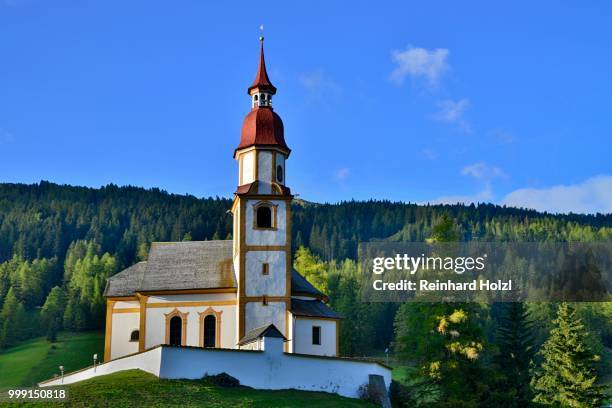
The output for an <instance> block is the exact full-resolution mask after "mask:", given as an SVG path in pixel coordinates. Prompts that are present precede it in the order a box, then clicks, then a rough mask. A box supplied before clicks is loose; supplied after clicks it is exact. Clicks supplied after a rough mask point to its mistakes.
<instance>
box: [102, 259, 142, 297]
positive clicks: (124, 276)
mask: <svg viewBox="0 0 612 408" xmlns="http://www.w3.org/2000/svg"><path fill="white" fill-rule="evenodd" d="M146 266H147V263H146V262H138V263H137V264H134V265H132V266H130V267H129V268H126V269H124V270H122V271H121V272H119V273H117V274H115V275H113V276H112V277H111V278H110V279H109V280H108V281H107V282H106V289H105V290H104V295H106V296H131V295H133V294H134V292H135V291H136V290H137V289H138V288H139V287H140V282H141V281H142V276H143V274H144V271H145V268H146Z"/></svg>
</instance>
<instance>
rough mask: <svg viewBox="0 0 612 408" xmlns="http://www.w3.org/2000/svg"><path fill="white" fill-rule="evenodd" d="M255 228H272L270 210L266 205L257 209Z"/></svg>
mask: <svg viewBox="0 0 612 408" xmlns="http://www.w3.org/2000/svg"><path fill="white" fill-rule="evenodd" d="M257 228H272V209H271V208H270V207H268V206H267V205H262V206H259V207H257Z"/></svg>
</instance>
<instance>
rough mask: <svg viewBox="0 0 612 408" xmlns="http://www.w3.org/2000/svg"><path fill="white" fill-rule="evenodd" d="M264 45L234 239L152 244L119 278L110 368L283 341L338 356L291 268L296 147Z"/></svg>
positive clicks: (322, 303) (246, 133)
mask: <svg viewBox="0 0 612 408" xmlns="http://www.w3.org/2000/svg"><path fill="white" fill-rule="evenodd" d="M260 41H261V49H260V56H259V66H258V69H257V74H256V76H255V81H254V82H253V84H252V85H251V86H250V87H249V88H248V94H249V96H250V98H251V111H250V112H249V113H248V114H247V115H246V117H245V119H244V122H243V124H242V132H241V136H240V142H239V144H238V146H237V147H236V149H235V150H234V159H235V160H236V162H237V164H238V186H237V189H236V192H235V193H234V201H233V205H232V208H231V213H232V216H233V233H232V240H219V241H200V242H195V241H186V242H154V243H152V244H151V248H150V251H149V255H148V259H147V261H143V262H139V263H137V264H135V265H132V266H130V267H129V268H127V269H125V270H123V271H121V272H119V273H117V274H116V275H114V276H112V277H111V278H110V279H109V280H108V282H107V286H106V289H105V296H106V338H105V350H104V360H105V361H110V360H115V359H117V358H120V357H124V356H127V355H131V354H134V353H138V352H143V351H145V350H148V349H151V348H153V347H156V346H159V345H170V346H192V347H200V348H217V349H247V350H260V349H261V348H262V345H263V341H262V339H263V338H264V337H268V338H269V337H277V338H280V339H282V340H283V348H284V352H286V353H295V354H303V355H318V356H337V355H338V335H339V320H340V316H339V315H338V314H337V313H336V312H334V311H333V310H332V309H331V308H330V307H329V306H328V305H327V303H328V300H329V299H328V298H327V296H326V295H325V294H324V293H321V292H320V291H318V290H317V289H316V288H315V287H313V286H312V285H311V284H310V283H309V282H308V281H307V280H306V279H305V278H304V277H303V276H301V275H300V274H299V273H298V272H296V271H295V270H294V269H293V267H292V256H291V202H292V199H293V196H292V194H291V190H290V189H289V187H287V183H286V180H287V177H286V175H287V173H286V163H287V160H288V158H289V155H290V154H291V149H289V146H288V145H287V143H286V142H285V136H284V127H283V122H282V120H281V118H280V116H279V115H278V114H277V113H276V112H274V109H273V108H272V99H273V97H274V95H275V94H276V88H275V87H274V85H272V83H271V82H270V79H269V77H268V73H267V72H266V64H265V60H264V49H263V37H262V38H260Z"/></svg>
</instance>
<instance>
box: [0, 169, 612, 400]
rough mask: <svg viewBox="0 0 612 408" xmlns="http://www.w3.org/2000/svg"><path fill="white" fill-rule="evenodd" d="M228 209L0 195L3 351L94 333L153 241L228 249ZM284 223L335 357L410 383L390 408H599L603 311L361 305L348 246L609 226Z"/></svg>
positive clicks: (576, 219) (428, 220) (605, 331)
mask: <svg viewBox="0 0 612 408" xmlns="http://www.w3.org/2000/svg"><path fill="white" fill-rule="evenodd" d="M230 207H231V200H230V199H227V198H219V197H216V198H197V197H194V196H189V195H175V194H169V193H167V192H165V191H162V190H159V189H143V188H138V187H130V186H127V187H118V186H116V185H107V186H104V187H102V188H87V187H74V186H67V185H57V184H53V183H50V182H44V181H43V182H40V183H38V184H31V185H25V184H8V183H6V184H0V349H3V348H8V347H11V346H14V345H16V344H19V342H21V341H23V340H24V339H27V338H31V337H34V336H38V335H41V334H44V335H47V337H48V338H49V339H50V340H53V339H54V338H55V336H56V335H57V333H58V332H59V331H62V330H73V331H79V330H91V329H101V328H102V327H104V309H105V302H104V298H103V296H102V292H103V290H104V285H105V282H106V279H107V278H108V277H109V276H112V275H113V274H114V273H116V272H118V271H120V270H121V269H123V268H125V267H127V266H129V265H131V264H133V263H134V262H136V261H139V260H144V259H146V257H147V253H148V248H149V246H150V243H151V242H154V241H182V240H212V239H228V238H231V231H232V228H231V226H232V219H231V215H230V214H228V213H227V210H228V209H229V208H230ZM292 222H293V231H292V232H293V246H294V266H295V268H296V270H298V271H299V272H300V273H302V274H303V275H304V276H306V278H307V279H308V280H309V281H310V282H311V283H313V284H314V285H315V286H316V287H317V288H319V289H320V290H322V291H324V292H326V293H327V294H328V295H329V297H330V299H331V306H332V307H333V308H335V309H336V310H337V311H338V312H339V313H340V314H341V315H342V316H343V317H344V318H343V320H342V323H341V326H340V327H341V335H340V339H341V345H340V351H341V354H342V355H346V356H382V355H384V354H383V352H384V350H385V349H387V350H390V352H391V354H392V356H393V359H394V362H395V363H396V364H400V365H403V366H405V367H407V370H408V372H409V378H407V379H406V381H405V382H403V383H395V384H394V387H393V389H392V396H393V399H394V403H395V404H396V405H398V406H428V404H430V405H431V404H435V405H436V406H449V407H451V406H453V407H460V406H466V407H471V406H474V407H476V406H527V405H529V404H541V405H543V406H546V405H552V406H579V407H582V406H584V407H589V406H597V404H600V403H601V401H603V398H604V393H605V390H604V389H603V387H602V386H601V385H602V381H603V379H604V377H606V376H607V375H609V363H610V361H609V354H610V353H609V350H610V349H611V348H612V327H611V326H612V325H611V324H610V323H611V320H612V307H611V306H610V303H592V304H588V303H584V304H565V303H560V304H551V303H531V304H514V303H508V304H501V303H500V304H478V303H462V304H458V303H439V304H434V305H432V304H421V303H418V302H414V303H405V304H398V303H365V302H363V301H361V298H360V293H359V291H360V288H361V279H362V271H360V267H359V265H358V263H357V262H356V258H357V245H358V243H360V242H367V241H380V240H385V241H397V242H410V241H412V242H422V241H425V240H434V241H441V242H444V241H483V242H533V241H549V242H610V241H611V240H612V214H596V215H579V214H565V215H554V214H547V213H539V212H536V211H532V210H524V209H516V208H507V207H501V206H497V205H492V204H479V205H469V206H466V205H417V204H411V203H401V202H390V201H382V200H371V201H346V202H340V203H336V204H317V203H310V202H307V201H302V200H295V202H294V204H293V221H292ZM24 322H27V323H26V324H24ZM536 322H537V323H536ZM570 377H571V378H574V380H572V381H570V380H569V379H568V378H570ZM483 379H486V381H483ZM568 381H569V383H568ZM559 387H561V388H563V387H564V388H563V389H567V390H568V392H567V393H559V392H557V391H556V390H559V389H560V388H559ZM466 390H469V392H467V393H466ZM576 390H582V391H576ZM559 395H560V396H559ZM432 396H433V397H432ZM432 398H433V399H432ZM517 404H518V405H517ZM521 404H526V405H521Z"/></svg>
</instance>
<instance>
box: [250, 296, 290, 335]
mask: <svg viewBox="0 0 612 408" xmlns="http://www.w3.org/2000/svg"><path fill="white" fill-rule="evenodd" d="M285 310H286V307H285V303H284V302H268V304H267V305H266V306H264V305H263V304H262V302H249V303H247V304H246V306H245V319H244V326H245V333H246V332H248V331H249V330H252V329H256V328H258V327H261V326H264V325H266V326H267V325H269V324H273V325H274V326H276V328H277V329H278V330H280V332H281V333H283V334H284V333H285Z"/></svg>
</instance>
